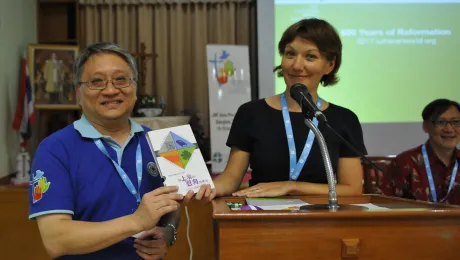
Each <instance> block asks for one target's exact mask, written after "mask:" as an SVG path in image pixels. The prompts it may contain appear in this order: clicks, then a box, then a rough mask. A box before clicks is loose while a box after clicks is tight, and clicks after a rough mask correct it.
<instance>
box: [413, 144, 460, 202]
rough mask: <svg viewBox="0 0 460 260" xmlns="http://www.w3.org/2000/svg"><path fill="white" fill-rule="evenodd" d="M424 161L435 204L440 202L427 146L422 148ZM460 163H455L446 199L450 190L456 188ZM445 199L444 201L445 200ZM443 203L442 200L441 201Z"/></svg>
mask: <svg viewBox="0 0 460 260" xmlns="http://www.w3.org/2000/svg"><path fill="white" fill-rule="evenodd" d="M422 154H423V160H424V161H425V170H426V175H427V177H428V183H429V184H430V190H431V196H432V197H433V202H438V198H437V194H436V187H435V186H434V181H433V174H432V173H431V166H430V160H428V153H427V152H426V145H425V144H424V145H423V146H422ZM457 169H458V161H455V166H454V170H453V171H452V176H451V178H450V184H449V189H448V190H447V193H446V197H445V198H447V195H449V192H450V190H451V189H452V187H453V186H454V183H455V178H456V177H457ZM445 198H444V199H445ZM441 201H442V200H441Z"/></svg>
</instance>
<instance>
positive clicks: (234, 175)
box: [195, 19, 366, 200]
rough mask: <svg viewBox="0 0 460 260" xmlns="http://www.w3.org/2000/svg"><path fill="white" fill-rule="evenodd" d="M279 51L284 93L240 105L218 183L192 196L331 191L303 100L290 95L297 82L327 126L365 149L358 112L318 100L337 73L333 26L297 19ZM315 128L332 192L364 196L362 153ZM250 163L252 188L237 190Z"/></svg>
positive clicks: (337, 47) (337, 40) (338, 57)
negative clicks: (330, 173)
mask: <svg viewBox="0 0 460 260" xmlns="http://www.w3.org/2000/svg"><path fill="white" fill-rule="evenodd" d="M278 51H279V54H280V55H281V57H282V61H281V65H279V66H278V67H276V68H275V72H276V73H277V75H278V76H280V77H284V81H285V82H286V91H285V92H284V93H282V94H280V95H276V96H272V97H268V98H265V99H261V100H257V101H251V102H248V103H245V104H243V105H242V106H240V108H239V109H238V111H237V113H236V115H235V118H234V120H233V123H232V127H231V130H230V134H229V137H228V140H227V145H228V146H229V147H231V152H230V158H229V161H228V163H227V166H226V168H225V170H224V172H223V173H222V174H221V175H220V176H218V177H217V178H216V179H215V180H214V184H215V189H213V190H211V189H210V187H209V186H203V187H202V188H201V190H200V191H199V192H198V193H197V195H196V197H195V198H196V199H197V200H210V199H212V198H214V197H215V196H226V195H230V194H232V195H233V196H248V197H276V196H282V195H291V194H305V195H309V194H327V193H328V186H327V178H326V171H325V168H324V163H323V159H322V157H321V153H320V149H319V145H318V141H317V140H315V137H314V135H313V133H311V134H310V129H309V128H308V127H307V126H306V125H305V124H304V122H303V121H304V116H303V115H302V113H301V109H300V106H299V105H298V104H297V103H296V101H295V100H294V99H292V98H291V97H290V94H289V90H290V88H291V86H292V85H293V84H295V83H301V84H303V85H305V86H307V88H308V91H309V92H310V93H311V95H312V97H313V101H314V102H315V103H316V104H317V106H318V107H320V108H321V110H322V111H323V114H324V115H325V116H326V118H327V119H328V123H329V125H331V126H332V127H333V128H334V129H335V130H336V131H337V132H338V133H339V134H340V135H341V136H342V137H344V138H345V139H346V140H347V141H348V142H349V143H351V144H352V145H353V146H354V147H355V148H357V149H358V150H360V151H361V152H363V153H366V148H365V146H364V142H363V134H362V130H361V125H360V123H359V120H358V117H357V116H356V115H355V114H354V113H353V112H352V111H350V110H348V109H346V108H343V107H340V106H337V105H334V104H332V103H329V102H327V101H325V100H322V99H321V98H319V97H318V94H317V90H318V86H319V84H320V83H321V84H322V85H323V86H325V87H326V86H332V85H334V84H336V83H337V82H338V78H337V75H336V74H337V71H338V70H339V67H340V64H341V57H342V43H341V41H340V37H339V35H338V34H337V32H336V30H335V28H334V27H332V26H331V25H330V24H329V23H327V22H326V21H324V20H320V19H305V20H301V21H299V22H297V23H295V24H293V25H291V26H290V27H289V28H288V29H287V30H286V31H285V32H284V34H283V36H282V38H281V40H280V42H279V44H278ZM283 107H284V112H283ZM313 122H315V121H314V120H313ZM318 128H319V130H320V131H321V132H322V134H323V136H324V138H325V140H326V143H327V147H328V150H329V155H330V157H331V161H332V166H333V170H334V173H335V174H336V179H337V194H338V195H357V194H361V192H362V175H363V170H362V167H361V163H360V159H359V155H358V154H356V153H355V152H353V151H352V150H350V149H349V148H348V147H347V146H346V145H345V143H344V142H343V141H341V140H340V139H339V138H338V137H337V136H335V135H334V134H333V132H331V131H330V129H328V128H327V127H326V126H325V125H324V124H322V123H319V125H318ZM291 133H292V134H291ZM309 134H310V135H312V136H311V137H310V138H308V136H309ZM308 140H309V141H308ZM249 166H251V169H252V179H251V180H250V187H249V188H246V189H243V190H240V191H237V189H238V187H239V185H240V183H241V180H242V178H243V176H244V174H245V173H246V171H247V169H248V167H249Z"/></svg>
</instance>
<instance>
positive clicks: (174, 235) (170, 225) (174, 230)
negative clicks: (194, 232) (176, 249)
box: [165, 224, 177, 246]
mask: <svg viewBox="0 0 460 260" xmlns="http://www.w3.org/2000/svg"><path fill="white" fill-rule="evenodd" d="M168 227H169V228H171V229H172V231H173V237H172V240H171V243H170V244H169V245H168V246H172V245H174V244H175V243H176V239H177V229H176V226H174V225H173V224H166V226H165V228H168Z"/></svg>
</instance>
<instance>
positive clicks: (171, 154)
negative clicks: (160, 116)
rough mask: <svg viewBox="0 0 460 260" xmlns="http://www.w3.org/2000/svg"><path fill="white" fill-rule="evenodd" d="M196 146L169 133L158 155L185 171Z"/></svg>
mask: <svg viewBox="0 0 460 260" xmlns="http://www.w3.org/2000/svg"><path fill="white" fill-rule="evenodd" d="M195 149H196V146H195V145H194V144H192V143H191V142H189V141H188V140H186V139H184V138H182V137H180V136H179V135H177V134H175V133H173V132H169V134H168V136H167V137H166V139H165V141H164V142H163V144H162V145H161V148H160V151H159V152H158V155H159V156H161V157H163V158H165V159H166V160H168V161H170V162H171V163H174V164H175V165H177V166H179V167H181V168H183V169H185V167H187V164H188V162H189V161H190V158H191V157H192V154H193V151H195Z"/></svg>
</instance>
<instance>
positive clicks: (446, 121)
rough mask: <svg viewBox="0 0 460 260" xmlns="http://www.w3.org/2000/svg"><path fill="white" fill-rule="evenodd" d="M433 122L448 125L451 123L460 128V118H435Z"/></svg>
mask: <svg viewBox="0 0 460 260" xmlns="http://www.w3.org/2000/svg"><path fill="white" fill-rule="evenodd" d="M432 122H433V124H434V125H436V126H441V127H446V126H447V124H450V125H451V126H452V127H454V128H460V118H459V119H452V120H445V119H438V120H433V121H432Z"/></svg>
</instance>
